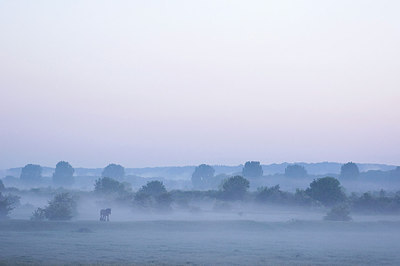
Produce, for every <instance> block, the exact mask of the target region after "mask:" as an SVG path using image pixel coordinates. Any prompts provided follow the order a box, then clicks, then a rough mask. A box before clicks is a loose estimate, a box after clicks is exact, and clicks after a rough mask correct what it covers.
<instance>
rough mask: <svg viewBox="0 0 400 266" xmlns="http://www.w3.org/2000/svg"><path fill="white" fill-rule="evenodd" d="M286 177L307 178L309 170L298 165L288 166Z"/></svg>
mask: <svg viewBox="0 0 400 266" xmlns="http://www.w3.org/2000/svg"><path fill="white" fill-rule="evenodd" d="M285 176H287V177H297V178H301V177H306V176H307V170H306V169H305V168H304V167H303V166H301V165H298V164H293V165H288V166H287V167H286V169H285Z"/></svg>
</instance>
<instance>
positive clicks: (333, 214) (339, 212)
mask: <svg viewBox="0 0 400 266" xmlns="http://www.w3.org/2000/svg"><path fill="white" fill-rule="evenodd" d="M324 220H326V221H350V220H351V217H350V211H349V208H348V207H347V206H346V205H338V206H336V207H333V208H332V209H331V210H330V211H329V212H328V213H327V215H326V216H325V217H324Z"/></svg>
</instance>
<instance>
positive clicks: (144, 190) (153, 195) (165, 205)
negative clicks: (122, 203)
mask: <svg viewBox="0 0 400 266" xmlns="http://www.w3.org/2000/svg"><path fill="white" fill-rule="evenodd" d="M135 203H136V204H137V205H138V206H139V207H141V208H152V209H158V210H170V209H171V203H172V197H171V194H170V193H168V192H167V190H166V188H165V186H164V184H163V183H162V182H160V181H150V182H148V183H147V184H146V185H144V186H143V187H141V188H140V189H139V191H138V192H137V193H136V195H135Z"/></svg>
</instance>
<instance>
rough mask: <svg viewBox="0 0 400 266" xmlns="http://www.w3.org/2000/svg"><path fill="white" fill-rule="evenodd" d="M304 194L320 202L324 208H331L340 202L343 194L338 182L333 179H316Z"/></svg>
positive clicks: (343, 196)
mask: <svg viewBox="0 0 400 266" xmlns="http://www.w3.org/2000/svg"><path fill="white" fill-rule="evenodd" d="M306 193H307V194H308V195H309V196H310V197H311V198H313V199H315V200H318V201H320V202H321V203H322V204H324V205H326V206H332V205H334V204H336V203H339V202H342V201H343V200H344V199H345V197H346V196H345V194H344V192H343V191H342V188H341V186H340V182H339V180H337V179H336V178H333V177H323V178H318V179H317V180H314V181H313V182H311V184H310V187H309V188H307V190H306Z"/></svg>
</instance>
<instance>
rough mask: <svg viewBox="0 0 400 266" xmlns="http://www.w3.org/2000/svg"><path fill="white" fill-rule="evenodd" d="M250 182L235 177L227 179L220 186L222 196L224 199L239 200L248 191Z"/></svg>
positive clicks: (240, 177)
mask: <svg viewBox="0 0 400 266" xmlns="http://www.w3.org/2000/svg"><path fill="white" fill-rule="evenodd" d="M249 185H250V182H249V180H247V179H246V178H244V177H242V176H240V175H237V176H234V177H231V178H229V179H227V180H226V181H225V182H224V183H223V185H222V195H223V197H224V198H225V199H232V200H241V199H243V198H244V196H245V195H246V192H247V190H248V189H249Z"/></svg>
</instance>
